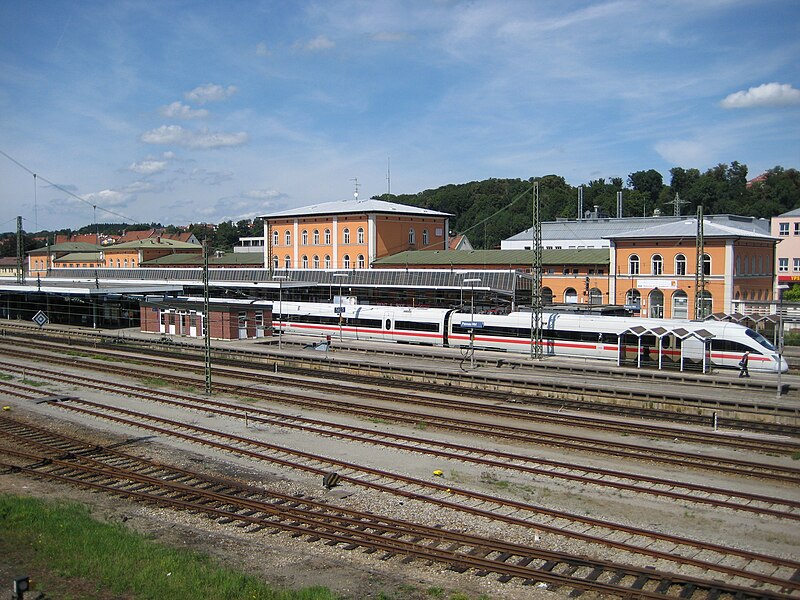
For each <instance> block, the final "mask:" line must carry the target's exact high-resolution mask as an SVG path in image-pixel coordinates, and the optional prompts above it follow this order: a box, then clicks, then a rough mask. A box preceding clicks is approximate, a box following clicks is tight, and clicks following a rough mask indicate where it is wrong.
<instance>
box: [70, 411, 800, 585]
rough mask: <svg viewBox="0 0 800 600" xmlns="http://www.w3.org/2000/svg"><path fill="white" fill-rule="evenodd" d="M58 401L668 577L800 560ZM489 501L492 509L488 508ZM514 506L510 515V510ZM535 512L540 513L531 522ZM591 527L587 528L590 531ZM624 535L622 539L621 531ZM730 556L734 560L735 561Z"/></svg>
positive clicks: (756, 580) (777, 574) (756, 573)
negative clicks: (579, 545) (649, 563)
mask: <svg viewBox="0 0 800 600" xmlns="http://www.w3.org/2000/svg"><path fill="white" fill-rule="evenodd" d="M57 406H59V407H61V408H63V409H66V410H69V411H72V412H74V413H79V414H82V415H84V416H92V417H96V418H100V419H105V420H109V421H112V422H115V423H118V424H122V425H124V426H127V427H132V428H138V429H145V430H147V431H150V432H154V433H156V434H158V435H163V436H167V437H173V438H177V439H181V440H185V441H191V442H193V443H196V444H201V445H203V446H204V447H210V448H215V449H219V450H223V451H225V452H229V453H233V454H235V455H238V456H242V457H247V458H251V459H255V460H259V461H268V462H270V463H272V464H276V465H280V466H282V467H288V468H291V469H299V470H301V471H305V472H309V473H313V474H315V475H318V476H321V475H323V474H326V473H328V472H330V471H331V469H336V470H337V471H338V472H339V474H340V477H341V481H342V482H345V483H347V484H348V485H351V486H358V487H363V488H366V489H371V490H376V491H381V492H384V493H387V494H394V495H396V496H401V497H404V498H408V499H413V500H417V501H421V502H425V503H428V504H432V505H435V506H438V507H440V508H445V509H451V510H456V511H461V512H464V513H466V514H469V515H470V516H471V517H483V518H487V519H491V520H494V521H498V522H503V523H506V524H507V525H513V526H516V527H521V528H525V529H528V530H529V529H531V528H533V529H535V530H536V531H544V532H548V533H550V534H553V535H557V536H566V537H569V538H571V539H575V540H579V541H582V542H585V543H588V544H597V545H600V546H605V547H611V548H614V549H616V550H619V551H624V552H627V553H630V554H631V555H639V556H646V557H649V558H652V559H656V560H660V561H666V562H667V563H670V564H671V565H672V568H674V569H675V573H674V574H673V580H675V581H677V580H679V579H681V578H682V575H681V574H680V572H681V570H682V569H684V568H686V567H692V568H695V569H697V570H701V571H703V572H704V574H703V577H708V578H711V579H713V578H716V577H719V576H721V575H724V576H726V577H728V578H729V579H728V581H730V582H731V583H733V584H734V585H745V586H752V585H757V586H767V588H766V589H769V590H775V591H777V592H778V593H783V592H782V591H781V590H791V589H795V588H796V587H797V586H798V584H797V583H796V582H795V578H796V577H797V572H798V569H800V563H797V562H796V561H792V560H788V559H782V558H777V557H771V556H766V555H762V554H758V553H753V552H749V551H745V550H740V549H736V548H731V547H727V546H721V545H718V544H708V543H704V542H698V541H695V540H690V539H686V538H681V537H677V536H672V535H666V534H661V533H657V532H650V531H646V530H642V529H637V528H634V527H627V526H620V525H617V524H609V523H607V522H604V521H601V520H598V519H591V518H588V517H583V516H580V515H569V514H565V513H562V512H559V511H553V510H547V509H543V508H540V507H535V506H531V505H528V504H524V503H520V502H515V501H508V500H502V499H499V498H496V497H494V496H488V495H485V494H480V493H475V492H471V491H467V490H462V489H455V488H446V487H445V486H444V485H439V484H435V483H430V482H428V481H423V480H419V479H415V478H412V477H406V476H402V475H397V474H393V473H387V472H384V471H380V470H377V469H370V468H366V467H362V466H360V465H354V464H349V463H347V462H344V461H339V460H335V459H330V458H327V457H324V456H319V455H314V454H310V453H307V452H300V451H297V450H293V449H289V448H285V447H281V446H275V445H273V444H267V443H264V442H262V441H259V440H257V439H253V438H244V437H241V436H237V435H231V434H226V433H223V432H221V431H215V430H211V429H208V428H203V427H197V426H194V425H191V424H187V423H185V422H179V421H175V420H171V419H163V418H160V417H157V416H154V415H152V414H149V413H150V411H148V413H142V412H136V411H131V410H126V409H121V408H115V407H111V406H107V405H101V404H97V403H94V402H88V401H82V400H79V399H75V398H71V399H69V400H67V401H64V402H59V403H58V404H57ZM487 507H490V508H487ZM511 511H513V514H510V513H511ZM533 518H545V519H546V520H547V521H546V522H544V523H535V522H533V521H532V519H533ZM587 531H591V532H592V534H589V533H587ZM621 533H622V534H624V537H625V538H626V539H625V540H624V541H619V538H620V534H621ZM732 562H735V563H736V564H737V565H739V566H733V565H732Z"/></svg>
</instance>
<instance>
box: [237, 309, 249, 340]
mask: <svg viewBox="0 0 800 600" xmlns="http://www.w3.org/2000/svg"><path fill="white" fill-rule="evenodd" d="M238 325H239V339H240V340H246V339H247V313H246V312H240V313H239V317H238Z"/></svg>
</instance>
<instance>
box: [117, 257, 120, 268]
mask: <svg viewBox="0 0 800 600" xmlns="http://www.w3.org/2000/svg"><path fill="white" fill-rule="evenodd" d="M119 265H120V261H119V259H117V268H118V269H119Z"/></svg>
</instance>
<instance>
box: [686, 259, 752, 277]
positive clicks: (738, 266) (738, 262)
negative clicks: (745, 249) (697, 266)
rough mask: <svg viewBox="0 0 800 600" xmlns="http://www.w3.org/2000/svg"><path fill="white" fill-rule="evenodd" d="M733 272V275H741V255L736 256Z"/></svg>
mask: <svg viewBox="0 0 800 600" xmlns="http://www.w3.org/2000/svg"><path fill="white" fill-rule="evenodd" d="M676 274H677V273H676ZM733 274H734V275H741V274H742V257H741V256H737V257H736V268H735V269H734V272H733Z"/></svg>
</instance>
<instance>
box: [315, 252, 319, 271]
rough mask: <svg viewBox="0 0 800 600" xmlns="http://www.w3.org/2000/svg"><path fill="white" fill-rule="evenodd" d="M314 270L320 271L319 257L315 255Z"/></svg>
mask: <svg viewBox="0 0 800 600" xmlns="http://www.w3.org/2000/svg"><path fill="white" fill-rule="evenodd" d="M314 268H315V269H319V256H317V255H316V254H315V255H314Z"/></svg>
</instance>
